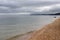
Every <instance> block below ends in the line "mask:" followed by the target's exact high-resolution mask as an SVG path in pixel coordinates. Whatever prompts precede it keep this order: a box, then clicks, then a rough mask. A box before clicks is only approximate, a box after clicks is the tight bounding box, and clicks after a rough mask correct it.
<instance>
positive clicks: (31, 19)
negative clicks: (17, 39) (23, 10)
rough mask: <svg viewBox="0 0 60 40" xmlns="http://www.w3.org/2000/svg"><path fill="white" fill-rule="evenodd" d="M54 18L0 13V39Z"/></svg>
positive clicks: (33, 27)
mask: <svg viewBox="0 0 60 40" xmlns="http://www.w3.org/2000/svg"><path fill="white" fill-rule="evenodd" d="M58 17H59V16H58ZM54 19H55V18H54V16H29V15H0V40H5V39H6V38H9V37H12V36H15V35H18V34H22V33H26V32H29V31H33V30H36V29H38V28H41V27H42V26H43V25H46V24H48V23H50V22H52V21H53V20H54Z"/></svg>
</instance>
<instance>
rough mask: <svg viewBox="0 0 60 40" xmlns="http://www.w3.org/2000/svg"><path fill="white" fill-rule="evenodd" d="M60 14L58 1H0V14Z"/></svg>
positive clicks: (59, 2)
mask: <svg viewBox="0 0 60 40" xmlns="http://www.w3.org/2000/svg"><path fill="white" fill-rule="evenodd" d="M55 12H60V1H59V0H46V1H44V0H0V13H55Z"/></svg>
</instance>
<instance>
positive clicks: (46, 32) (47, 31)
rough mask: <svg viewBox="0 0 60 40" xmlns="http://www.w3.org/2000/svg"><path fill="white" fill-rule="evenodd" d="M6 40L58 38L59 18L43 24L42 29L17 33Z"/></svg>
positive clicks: (47, 39)
mask: <svg viewBox="0 0 60 40" xmlns="http://www.w3.org/2000/svg"><path fill="white" fill-rule="evenodd" d="M7 40H60V18H59V19H56V20H55V21H54V22H52V23H50V24H47V25H45V26H44V27H43V28H42V29H39V30H36V31H34V32H29V33H26V34H23V35H17V36H15V37H12V38H9V39H7Z"/></svg>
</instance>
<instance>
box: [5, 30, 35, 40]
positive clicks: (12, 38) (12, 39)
mask: <svg viewBox="0 0 60 40" xmlns="http://www.w3.org/2000/svg"><path fill="white" fill-rule="evenodd" d="M33 32H34V31H30V32H27V33H24V34H20V35H16V36H13V37H10V38H7V39H6V40H16V39H17V38H21V37H22V36H25V35H29V34H32V33H33Z"/></svg>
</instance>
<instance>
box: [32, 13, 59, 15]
mask: <svg viewBox="0 0 60 40" xmlns="http://www.w3.org/2000/svg"><path fill="white" fill-rule="evenodd" d="M31 15H60V13H55V14H37V13H36V14H31Z"/></svg>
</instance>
